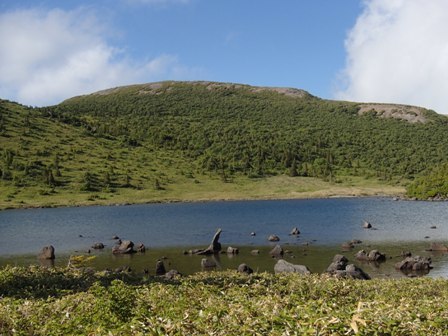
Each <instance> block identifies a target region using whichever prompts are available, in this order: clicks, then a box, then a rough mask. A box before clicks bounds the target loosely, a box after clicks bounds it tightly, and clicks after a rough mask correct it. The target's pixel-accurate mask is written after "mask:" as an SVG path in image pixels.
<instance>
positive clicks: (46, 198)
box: [0, 175, 405, 209]
mask: <svg viewBox="0 0 448 336" xmlns="http://www.w3.org/2000/svg"><path fill="white" fill-rule="evenodd" d="M404 191H405V190H404V188H403V187H401V186H392V185H388V184H382V183H381V182H380V181H378V180H377V179H366V178H362V177H339V178H338V180H337V181H336V182H325V181H323V180H321V179H317V178H312V177H294V178H292V177H289V176H285V175H280V176H274V177H266V178H258V179H248V178H246V177H235V178H233V179H232V180H231V181H227V182H223V181H221V180H220V179H219V178H216V177H215V178H214V177H211V176H209V175H203V176H196V177H195V179H191V178H187V177H174V176H173V177H172V183H171V184H167V185H165V186H164V187H163V188H160V190H156V189H154V188H152V187H151V188H150V187H145V188H141V189H137V188H120V189H118V190H114V191H112V192H111V191H103V190H99V191H95V192H83V191H80V190H76V189H69V188H67V189H65V188H57V189H56V190H53V191H50V190H47V191H45V190H42V188H40V187H34V188H33V187H27V188H20V187H16V186H10V187H6V188H5V193H4V195H5V197H4V198H0V209H8V208H29V207H56V206H79V205H81V206H85V205H111V204H124V203H132V204H136V203H150V202H170V201H185V202H192V201H209V200H242V199H294V198H324V197H336V196H340V197H352V196H385V195H386V196H395V195H401V194H404Z"/></svg>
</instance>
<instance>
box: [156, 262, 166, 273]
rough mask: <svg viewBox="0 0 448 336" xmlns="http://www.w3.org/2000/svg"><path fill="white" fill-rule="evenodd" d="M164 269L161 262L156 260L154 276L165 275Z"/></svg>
mask: <svg viewBox="0 0 448 336" xmlns="http://www.w3.org/2000/svg"><path fill="white" fill-rule="evenodd" d="M165 274H166V269H165V265H164V263H163V261H162V260H157V262H156V275H165Z"/></svg>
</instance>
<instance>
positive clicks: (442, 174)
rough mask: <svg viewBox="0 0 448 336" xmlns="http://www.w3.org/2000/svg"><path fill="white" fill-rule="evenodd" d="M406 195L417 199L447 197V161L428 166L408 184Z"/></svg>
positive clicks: (441, 198) (444, 198)
mask: <svg viewBox="0 0 448 336" xmlns="http://www.w3.org/2000/svg"><path fill="white" fill-rule="evenodd" d="M408 195H409V196H411V197H416V198H418V199H434V200H446V199H448V163H443V164H440V165H437V166H435V167H430V168H428V169H427V170H426V171H425V172H424V173H423V174H421V176H419V177H417V178H416V179H415V181H413V182H412V183H411V184H410V185H409V187H408Z"/></svg>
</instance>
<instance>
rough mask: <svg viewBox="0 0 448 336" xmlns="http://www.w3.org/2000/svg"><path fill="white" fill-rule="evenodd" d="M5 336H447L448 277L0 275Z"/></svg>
mask: <svg viewBox="0 0 448 336" xmlns="http://www.w3.org/2000/svg"><path fill="white" fill-rule="evenodd" d="M0 295H1V296H2V300H0V333H1V334H2V335H31V334H32V335H46V336H47V335H63V334H64V335H110V334H113V335H207V334H208V335H210V334H213V335H268V334H269V335H354V334H359V335H446V330H447V329H448V304H447V302H448V282H447V281H446V280H443V279H430V278H420V279H416V278H414V279H402V280H378V279H377V280H371V281H359V280H349V279H346V280H338V279H332V278H328V277H327V276H325V275H321V276H319V275H311V276H306V277H302V276H299V275H297V274H289V275H288V274H283V275H274V274H266V273H261V274H254V275H251V276H246V275H242V274H237V273H235V272H232V271H227V272H220V273H214V272H212V273H209V272H206V273H198V274H195V275H193V276H189V277H185V278H180V279H177V280H174V281H166V280H163V279H158V278H154V277H148V276H146V277H144V278H142V277H138V276H136V275H130V274H110V275H100V274H92V273H85V274H83V273H80V272H78V271H70V270H61V269H37V268H34V269H32V268H31V269H23V268H7V269H3V270H1V271H0Z"/></svg>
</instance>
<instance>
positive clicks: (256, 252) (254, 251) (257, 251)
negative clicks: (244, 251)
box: [250, 250, 260, 255]
mask: <svg viewBox="0 0 448 336" xmlns="http://www.w3.org/2000/svg"><path fill="white" fill-rule="evenodd" d="M250 254H252V255H259V254H260V250H252V251H250Z"/></svg>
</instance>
